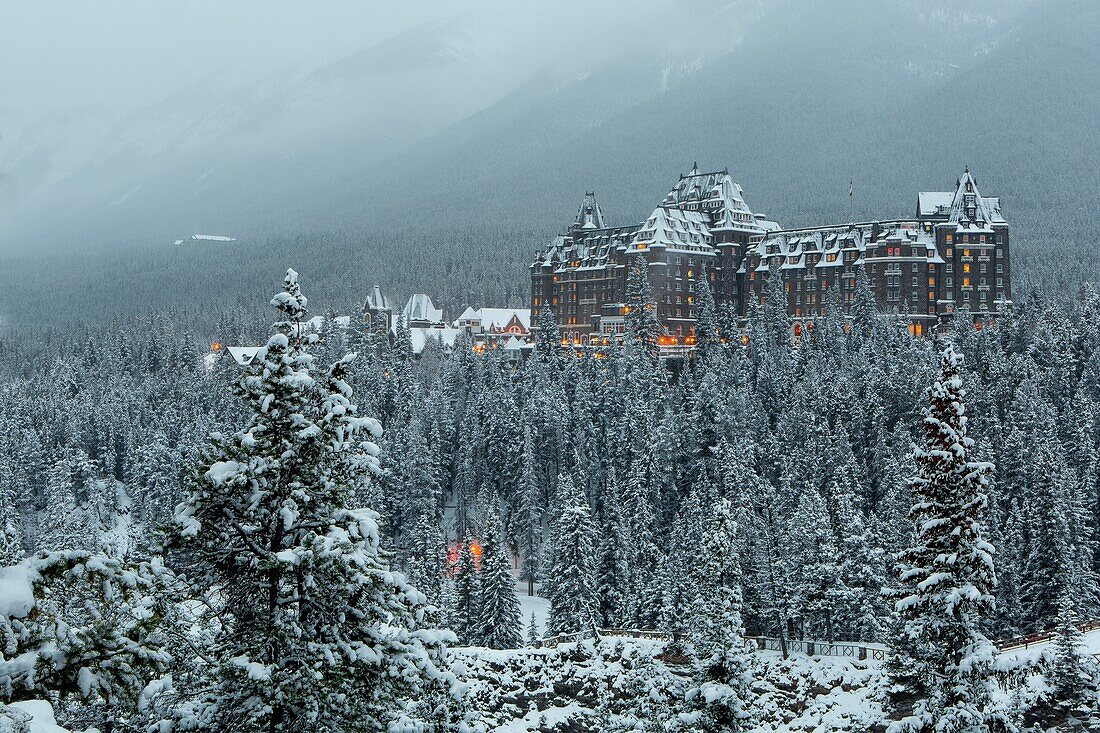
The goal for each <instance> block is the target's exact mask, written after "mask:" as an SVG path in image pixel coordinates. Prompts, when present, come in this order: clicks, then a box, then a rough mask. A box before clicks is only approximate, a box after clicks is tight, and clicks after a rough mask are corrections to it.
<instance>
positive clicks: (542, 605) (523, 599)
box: [516, 580, 550, 638]
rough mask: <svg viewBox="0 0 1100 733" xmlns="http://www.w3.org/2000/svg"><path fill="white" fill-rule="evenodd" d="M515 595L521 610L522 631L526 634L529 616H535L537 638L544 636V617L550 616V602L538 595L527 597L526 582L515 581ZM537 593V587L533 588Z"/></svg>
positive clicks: (529, 620) (529, 621)
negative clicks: (517, 597) (517, 596)
mask: <svg viewBox="0 0 1100 733" xmlns="http://www.w3.org/2000/svg"><path fill="white" fill-rule="evenodd" d="M516 593H518V594H519V605H520V607H521V608H522V609H523V630H524V635H526V632H527V626H528V625H529V624H530V623H531V614H532V613H533V614H535V623H536V624H537V625H538V634H539V637H540V638H541V637H543V636H546V617H547V616H549V614H550V600H549V599H548V598H543V597H542V596H539V595H534V596H529V595H527V582H526V581H518V580H517V581H516ZM535 593H538V585H537V584H536V586H535Z"/></svg>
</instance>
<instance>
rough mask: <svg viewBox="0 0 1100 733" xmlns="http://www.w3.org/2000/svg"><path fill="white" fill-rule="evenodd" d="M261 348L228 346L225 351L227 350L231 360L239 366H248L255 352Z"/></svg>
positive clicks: (254, 356)
mask: <svg viewBox="0 0 1100 733" xmlns="http://www.w3.org/2000/svg"><path fill="white" fill-rule="evenodd" d="M261 348H262V347H260V346H229V347H227V348H226V351H228V352H229V356H230V357H232V359H233V361H235V362H237V363H238V364H240V365H241V366H248V365H249V364H251V363H252V360H253V359H255V358H256V352H258V351H259V350H260V349H261Z"/></svg>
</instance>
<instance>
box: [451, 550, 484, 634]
mask: <svg viewBox="0 0 1100 733" xmlns="http://www.w3.org/2000/svg"><path fill="white" fill-rule="evenodd" d="M477 599H478V575H477V569H476V566H475V564H474V554H473V552H471V546H470V542H469V541H467V542H466V543H465V544H464V545H463V546H462V552H461V553H460V554H459V557H458V568H457V570H456V571H455V602H454V609H453V611H452V613H451V621H452V624H451V630H452V631H454V632H455V635H456V636H457V637H458V640H459V642H460V643H462V644H474V643H477V637H478V632H477V628H476V623H475V622H476V621H477V618H478V614H479V611H478V606H477Z"/></svg>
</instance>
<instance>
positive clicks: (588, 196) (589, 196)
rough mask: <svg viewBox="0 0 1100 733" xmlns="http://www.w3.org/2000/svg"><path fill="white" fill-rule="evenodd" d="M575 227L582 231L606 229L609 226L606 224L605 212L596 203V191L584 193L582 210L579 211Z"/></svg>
mask: <svg viewBox="0 0 1100 733" xmlns="http://www.w3.org/2000/svg"><path fill="white" fill-rule="evenodd" d="M575 226H578V227H580V228H581V229H604V228H605V227H606V226H607V225H606V224H605V223H604V218H603V210H602V209H600V205H599V204H598V203H596V193H595V191H585V192H584V199H583V200H582V201H581V208H580V209H579V210H578V211H577V219H576V222H575Z"/></svg>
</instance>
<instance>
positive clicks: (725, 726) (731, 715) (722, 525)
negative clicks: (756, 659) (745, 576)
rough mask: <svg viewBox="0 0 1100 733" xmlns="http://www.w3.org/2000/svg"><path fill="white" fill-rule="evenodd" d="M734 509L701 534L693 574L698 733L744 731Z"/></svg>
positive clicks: (725, 509)
mask: <svg viewBox="0 0 1100 733" xmlns="http://www.w3.org/2000/svg"><path fill="white" fill-rule="evenodd" d="M737 544H738V543H737V522H736V520H735V518H734V511H733V506H732V504H731V503H730V502H729V500H727V499H722V500H720V501H719V502H718V504H717V505H716V506H715V507H714V511H713V513H712V514H711V517H710V519H709V521H708V523H707V527H706V530H705V532H704V533H703V541H702V545H701V546H700V553H699V559H698V563H699V564H698V566H697V567H696V568H695V571H694V573H693V576H694V580H695V583H696V586H697V590H698V595H697V600H696V602H695V606H694V608H693V613H692V624H691V642H692V648H693V651H694V656H695V660H696V661H695V667H696V679H697V686H696V687H695V688H693V689H692V690H691V692H689V694H688V697H689V700H690V701H691V702H692V703H693V706H694V707H695V708H696V709H697V710H698V711H699V713H700V716H699V718H698V719H697V720H696V721H694V728H693V729H694V730H700V731H715V732H720V733H728V732H730V731H737V730H742V729H743V727H744V719H745V717H746V711H745V708H746V701H747V697H748V685H749V682H750V674H749V659H748V654H747V652H746V649H745V638H744V623H743V620H742V617H741V565H740V560H739V558H738V549H737Z"/></svg>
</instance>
